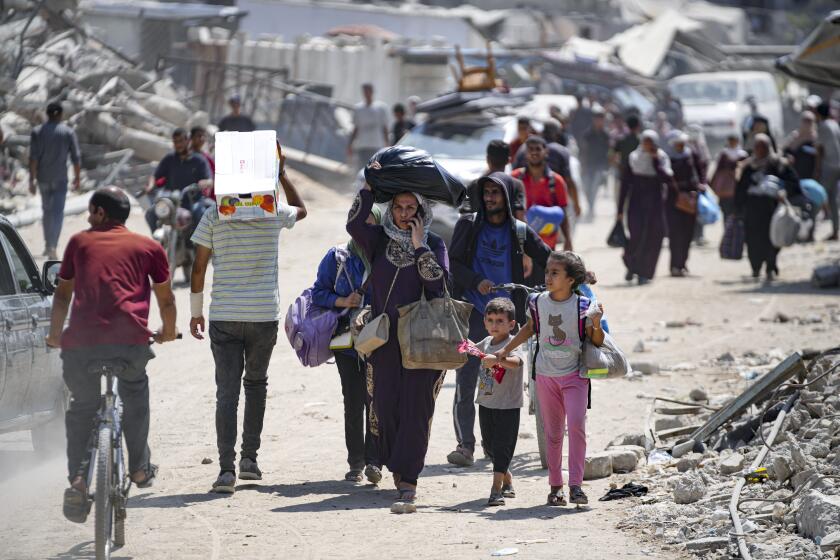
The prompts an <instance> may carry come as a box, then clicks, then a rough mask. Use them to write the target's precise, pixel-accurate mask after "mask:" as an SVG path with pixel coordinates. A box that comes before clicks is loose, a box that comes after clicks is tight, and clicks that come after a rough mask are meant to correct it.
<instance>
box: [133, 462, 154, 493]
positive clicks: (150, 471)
mask: <svg viewBox="0 0 840 560" xmlns="http://www.w3.org/2000/svg"><path fill="white" fill-rule="evenodd" d="M143 472H144V473H146V478H144V479H143V480H141V481H140V482H135V481H134V479H132V480H131V482H133V483H134V485H135V486H136V487H137V488H151V487H152V485H153V484H154V483H155V478H157V473H158V466H157V465H153V464H151V463H149V464H148V466H146V467H145V468H144V469H143Z"/></svg>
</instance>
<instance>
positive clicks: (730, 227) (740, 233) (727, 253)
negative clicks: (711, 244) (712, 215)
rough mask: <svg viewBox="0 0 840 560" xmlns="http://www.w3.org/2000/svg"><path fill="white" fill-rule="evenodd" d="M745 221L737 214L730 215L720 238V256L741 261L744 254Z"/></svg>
mask: <svg viewBox="0 0 840 560" xmlns="http://www.w3.org/2000/svg"><path fill="white" fill-rule="evenodd" d="M745 235H746V233H745V232H744V222H743V221H742V220H741V219H740V218H738V217H737V216H734V215H732V216H729V217H728V218H727V219H726V226H725V227H724V230H723V239H721V240H720V258H722V259H726V260H731V261H739V260H741V257H743V256H744V240H745Z"/></svg>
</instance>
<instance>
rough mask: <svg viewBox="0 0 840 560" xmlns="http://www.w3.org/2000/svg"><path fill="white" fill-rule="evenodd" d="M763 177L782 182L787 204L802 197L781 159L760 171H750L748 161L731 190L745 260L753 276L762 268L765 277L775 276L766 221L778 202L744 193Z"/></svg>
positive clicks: (774, 253)
mask: <svg viewBox="0 0 840 560" xmlns="http://www.w3.org/2000/svg"><path fill="white" fill-rule="evenodd" d="M766 175H775V176H776V177H778V178H779V179H781V180H782V184H783V185H784V188H785V191H787V196H788V200H790V199H792V198H793V197H796V196H798V195H800V194H802V190H801V189H800V188H799V178H798V177H797V176H796V172H795V171H794V170H793V168H791V167H790V166H789V165H788V164H787V163H785V162H784V160H782V159H775V160H771V161H770V162H769V163H768V164H767V165H766V166H765V167H764V168H763V169H754V168H753V167H751V166H750V165H749V160H748V162H747V164H746V165H745V166H744V169H743V170H742V171H741V178H740V180H739V181H738V186H737V187H736V188H735V213H736V214H737V215H739V216H743V218H744V233H745V238H746V241H747V256H748V257H749V260H750V266H752V271H753V274H754V275H756V276H757V275H758V274H759V273H760V272H761V267H762V265H765V270H766V271H767V272H768V273H769V272H772V273H774V274H778V273H779V268H778V266H777V265H776V257H777V256H778V254H779V249H777V248H776V247H774V246H773V244H772V243H771V242H770V221H771V220H772V219H773V212H775V211H776V207H777V206H778V204H779V201H778V200H777V199H776V198H772V197H769V196H765V195H755V194H750V193H749V192H748V191H749V188H750V187H751V186H754V185H759V184H760V183H761V182H762V181H763V180H764V177H765V176H766Z"/></svg>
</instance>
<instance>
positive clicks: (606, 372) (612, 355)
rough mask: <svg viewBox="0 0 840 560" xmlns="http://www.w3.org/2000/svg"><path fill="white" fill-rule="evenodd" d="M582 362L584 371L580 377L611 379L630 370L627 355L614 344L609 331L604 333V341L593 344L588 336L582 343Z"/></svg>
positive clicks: (622, 375)
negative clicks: (597, 344) (600, 343)
mask: <svg viewBox="0 0 840 560" xmlns="http://www.w3.org/2000/svg"><path fill="white" fill-rule="evenodd" d="M583 364H584V366H585V372H583V373H582V374H581V377H585V378H587V379H611V378H614V377H624V376H625V375H627V374H628V373H629V372H630V371H632V370H631V367H630V362H628V361H627V356H625V355H624V352H622V351H621V348H619V347H618V344H616V342H615V339H614V338H613V337H612V336H610V334H609V333H607V332H605V333H604V343H603V344H602V345H601V346H595V345H594V344H593V343H592V341H590V340H589V339H588V338H587V339H586V341H585V342H584V343H583Z"/></svg>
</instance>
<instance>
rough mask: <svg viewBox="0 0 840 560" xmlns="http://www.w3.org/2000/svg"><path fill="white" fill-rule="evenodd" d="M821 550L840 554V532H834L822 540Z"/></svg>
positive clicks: (820, 543)
mask: <svg viewBox="0 0 840 560" xmlns="http://www.w3.org/2000/svg"><path fill="white" fill-rule="evenodd" d="M819 545H820V550H822V551H823V552H834V553H835V555H836V553H838V552H840V531H833V532H831V533H829V534H827V535H826V536H824V537H823V538H822V539H820V542H819Z"/></svg>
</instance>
